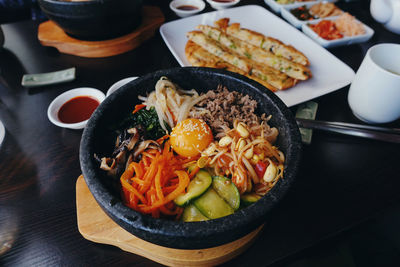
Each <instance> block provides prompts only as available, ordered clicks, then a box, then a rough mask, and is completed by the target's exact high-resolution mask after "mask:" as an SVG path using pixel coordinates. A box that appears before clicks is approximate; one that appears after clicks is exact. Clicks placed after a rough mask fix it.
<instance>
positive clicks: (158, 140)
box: [156, 134, 169, 144]
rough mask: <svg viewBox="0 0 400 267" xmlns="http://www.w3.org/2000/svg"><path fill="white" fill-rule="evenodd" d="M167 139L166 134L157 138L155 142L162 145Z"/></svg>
mask: <svg viewBox="0 0 400 267" xmlns="http://www.w3.org/2000/svg"><path fill="white" fill-rule="evenodd" d="M167 138H169V135H168V134H166V135H164V136H163V137H160V138H158V139H157V141H156V142H157V143H159V144H162V142H164V140H165V139H167Z"/></svg>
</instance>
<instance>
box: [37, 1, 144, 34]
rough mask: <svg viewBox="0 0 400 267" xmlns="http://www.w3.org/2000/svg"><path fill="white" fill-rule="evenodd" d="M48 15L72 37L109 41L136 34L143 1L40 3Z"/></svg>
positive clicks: (140, 18) (140, 19)
mask: <svg viewBox="0 0 400 267" xmlns="http://www.w3.org/2000/svg"><path fill="white" fill-rule="evenodd" d="M38 2H39V5H40V8H41V9H42V11H43V12H44V13H45V15H46V16H47V17H48V18H49V19H50V20H52V21H54V22H55V23H56V24H57V25H58V26H60V27H61V28H62V29H63V30H64V31H65V32H66V33H67V34H68V35H70V36H72V37H76V38H78V39H82V40H105V39H111V38H115V37H118V36H122V35H124V34H127V33H129V32H131V31H133V30H134V29H135V28H136V27H138V26H139V25H140V23H141V21H142V5H143V1H142V0H84V1H65V0H64V1H59V0H38Z"/></svg>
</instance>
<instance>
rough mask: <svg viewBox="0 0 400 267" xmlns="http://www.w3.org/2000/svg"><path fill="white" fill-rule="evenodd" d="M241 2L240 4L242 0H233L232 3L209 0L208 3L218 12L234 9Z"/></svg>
mask: <svg viewBox="0 0 400 267" xmlns="http://www.w3.org/2000/svg"><path fill="white" fill-rule="evenodd" d="M239 2H240V0H231V1H226V2H224V1H214V0H207V3H209V4H210V6H211V7H212V8H214V9H217V10H220V9H224V8H229V7H232V6H234V5H236V4H238V3H239Z"/></svg>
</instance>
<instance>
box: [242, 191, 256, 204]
mask: <svg viewBox="0 0 400 267" xmlns="http://www.w3.org/2000/svg"><path fill="white" fill-rule="evenodd" d="M260 198H261V196H260V195H257V194H256V193H249V194H244V195H242V196H241V197H240V199H241V201H242V204H243V205H244V206H249V205H251V204H253V203H254V202H257V201H258V200H259V199H260Z"/></svg>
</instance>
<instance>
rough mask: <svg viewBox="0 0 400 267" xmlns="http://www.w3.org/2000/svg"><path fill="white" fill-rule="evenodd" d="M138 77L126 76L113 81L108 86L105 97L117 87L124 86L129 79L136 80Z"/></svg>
mask: <svg viewBox="0 0 400 267" xmlns="http://www.w3.org/2000/svg"><path fill="white" fill-rule="evenodd" d="M137 78H139V77H128V78H125V79H122V80H119V81H118V82H116V83H114V84H113V85H111V86H110V88H109V89H108V91H107V94H106V97H108V96H109V95H111V94H112V93H114V92H115V91H117V90H118V89H119V88H121V87H122V86H124V85H125V84H127V83H129V82H130V81H133V80H136V79H137Z"/></svg>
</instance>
